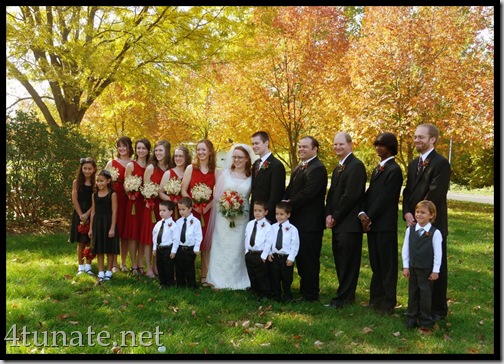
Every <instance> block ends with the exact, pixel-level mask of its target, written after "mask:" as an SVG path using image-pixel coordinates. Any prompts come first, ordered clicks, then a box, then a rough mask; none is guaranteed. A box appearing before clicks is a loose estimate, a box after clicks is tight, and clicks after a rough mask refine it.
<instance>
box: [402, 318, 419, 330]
mask: <svg viewBox="0 0 504 364" xmlns="http://www.w3.org/2000/svg"><path fill="white" fill-rule="evenodd" d="M404 326H406V328H407V329H414V328H415V327H418V322H417V320H413V319H408V320H407V321H406V324H405V325H404Z"/></svg>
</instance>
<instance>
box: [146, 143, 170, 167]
mask: <svg viewBox="0 0 504 364" xmlns="http://www.w3.org/2000/svg"><path fill="white" fill-rule="evenodd" d="M160 145H162V146H163V147H164V149H165V156H164V159H163V164H164V165H165V166H166V169H167V170H168V169H170V168H172V167H173V165H172V157H171V144H170V142H169V141H168V140H164V139H162V140H160V141H158V142H157V143H156V144H155V145H154V151H153V153H152V156H151V160H150V163H152V164H153V165H154V167H157V168H159V161H158V160H157V158H156V153H155V149H156V147H159V146H160Z"/></svg>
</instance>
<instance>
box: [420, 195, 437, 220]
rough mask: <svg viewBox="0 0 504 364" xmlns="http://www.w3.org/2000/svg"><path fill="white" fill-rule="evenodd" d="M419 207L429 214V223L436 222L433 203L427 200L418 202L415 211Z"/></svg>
mask: <svg viewBox="0 0 504 364" xmlns="http://www.w3.org/2000/svg"><path fill="white" fill-rule="evenodd" d="M419 207H425V208H426V209H427V211H429V212H430V214H431V215H432V218H431V220H430V222H434V221H435V220H436V215H437V211H436V205H434V203H433V202H432V201H429V200H422V201H420V202H419V203H417V204H416V206H415V211H416V209H418V208H419Z"/></svg>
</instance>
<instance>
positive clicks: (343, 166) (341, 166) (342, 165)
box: [338, 164, 346, 174]
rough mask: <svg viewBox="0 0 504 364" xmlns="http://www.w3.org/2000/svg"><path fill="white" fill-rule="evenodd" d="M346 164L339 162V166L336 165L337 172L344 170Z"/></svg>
mask: <svg viewBox="0 0 504 364" xmlns="http://www.w3.org/2000/svg"><path fill="white" fill-rule="evenodd" d="M345 168H346V166H345V165H344V164H340V166H339V167H338V174H339V173H341V172H343V171H344V170H345Z"/></svg>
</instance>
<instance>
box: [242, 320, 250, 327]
mask: <svg viewBox="0 0 504 364" xmlns="http://www.w3.org/2000/svg"><path fill="white" fill-rule="evenodd" d="M242 326H243V327H249V326H250V321H245V322H244V323H243V324H242Z"/></svg>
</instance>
